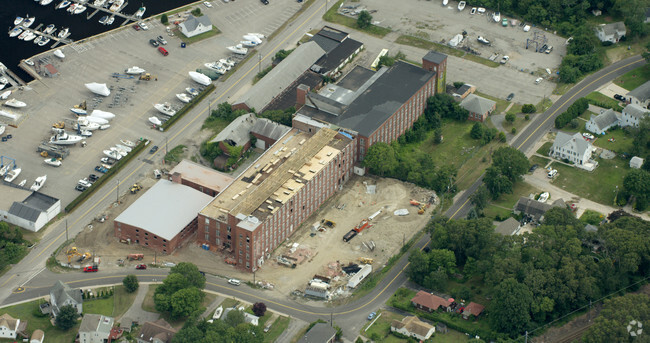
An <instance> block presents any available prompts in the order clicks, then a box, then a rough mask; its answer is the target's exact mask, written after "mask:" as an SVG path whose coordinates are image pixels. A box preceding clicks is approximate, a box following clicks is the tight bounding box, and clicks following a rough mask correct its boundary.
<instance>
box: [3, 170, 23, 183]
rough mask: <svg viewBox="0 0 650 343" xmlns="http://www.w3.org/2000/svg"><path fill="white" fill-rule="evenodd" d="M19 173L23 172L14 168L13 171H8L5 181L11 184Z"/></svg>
mask: <svg viewBox="0 0 650 343" xmlns="http://www.w3.org/2000/svg"><path fill="white" fill-rule="evenodd" d="M21 171H23V170H22V169H20V168H14V169H12V170H10V171H8V172H7V175H5V181H7V182H13V181H14V180H15V179H16V178H17V177H18V175H20V172H21Z"/></svg>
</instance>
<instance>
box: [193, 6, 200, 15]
mask: <svg viewBox="0 0 650 343" xmlns="http://www.w3.org/2000/svg"><path fill="white" fill-rule="evenodd" d="M192 15H193V16H195V17H200V16H201V9H200V8H199V7H197V8H195V9H193V10H192Z"/></svg>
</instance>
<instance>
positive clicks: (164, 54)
mask: <svg viewBox="0 0 650 343" xmlns="http://www.w3.org/2000/svg"><path fill="white" fill-rule="evenodd" d="M158 51H160V53H161V54H162V55H163V56H167V55H169V52H168V51H167V50H166V49H165V48H163V47H162V46H161V47H159V48H158Z"/></svg>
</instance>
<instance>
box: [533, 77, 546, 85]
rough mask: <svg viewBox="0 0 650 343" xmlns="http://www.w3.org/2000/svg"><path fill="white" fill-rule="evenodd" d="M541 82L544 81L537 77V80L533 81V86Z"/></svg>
mask: <svg viewBox="0 0 650 343" xmlns="http://www.w3.org/2000/svg"><path fill="white" fill-rule="evenodd" d="M543 80H544V79H542V78H541V77H538V78H537V80H535V84H536V85H538V84H540V83H541V82H542V81H543Z"/></svg>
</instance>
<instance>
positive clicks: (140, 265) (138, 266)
mask: <svg viewBox="0 0 650 343" xmlns="http://www.w3.org/2000/svg"><path fill="white" fill-rule="evenodd" d="M135 269H147V265H146V264H144V263H140V264H138V265H137V266H135Z"/></svg>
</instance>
